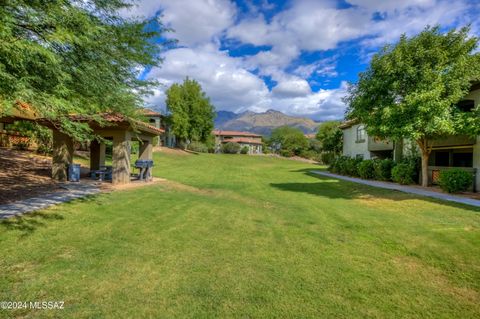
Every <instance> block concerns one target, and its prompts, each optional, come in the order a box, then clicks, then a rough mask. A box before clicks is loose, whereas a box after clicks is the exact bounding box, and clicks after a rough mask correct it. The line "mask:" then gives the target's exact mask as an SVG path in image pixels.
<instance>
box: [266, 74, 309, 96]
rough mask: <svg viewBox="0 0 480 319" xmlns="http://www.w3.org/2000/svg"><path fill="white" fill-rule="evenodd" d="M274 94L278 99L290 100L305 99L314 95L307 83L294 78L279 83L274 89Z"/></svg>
mask: <svg viewBox="0 0 480 319" xmlns="http://www.w3.org/2000/svg"><path fill="white" fill-rule="evenodd" d="M272 93H273V95H274V96H276V97H280V98H284V97H287V98H290V97H304V96H307V95H309V94H311V93H312V90H311V89H310V85H309V84H308V82H307V81H305V80H304V79H300V78H292V79H290V80H286V81H283V82H280V83H278V84H277V85H276V86H275V87H274V88H273V89H272Z"/></svg>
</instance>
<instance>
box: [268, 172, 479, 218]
mask: <svg viewBox="0 0 480 319" xmlns="http://www.w3.org/2000/svg"><path fill="white" fill-rule="evenodd" d="M292 172H299V173H304V174H305V175H308V176H310V177H313V178H315V179H317V180H320V182H317V183H271V184H270V186H272V187H274V188H277V189H280V190H283V191H289V192H302V193H307V194H311V195H316V196H322V197H327V198H331V199H359V198H366V197H369V196H373V197H376V198H380V199H387V200H392V201H401V200H411V199H421V200H423V201H426V202H430V203H435V204H441V205H444V206H449V207H455V208H461V209H465V210H469V211H472V212H480V208H477V207H474V206H470V205H465V204H461V203H455V202H449V201H445V200H440V199H436V198H431V197H426V196H421V195H415V194H409V193H404V192H401V191H396V190H390V189H382V188H378V187H373V186H369V185H364V184H359V183H355V182H349V181H344V180H339V179H335V178H331V177H327V176H321V175H318V174H314V173H311V169H301V170H294V171H292Z"/></svg>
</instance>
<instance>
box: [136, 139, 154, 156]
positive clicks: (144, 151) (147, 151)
mask: <svg viewBox="0 0 480 319" xmlns="http://www.w3.org/2000/svg"><path fill="white" fill-rule="evenodd" d="M152 141H153V139H152V138H146V139H142V140H141V141H140V150H139V157H138V158H139V159H142V160H151V159H152V158H153V143H152Z"/></svg>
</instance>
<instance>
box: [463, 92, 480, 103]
mask: <svg viewBox="0 0 480 319" xmlns="http://www.w3.org/2000/svg"><path fill="white" fill-rule="evenodd" d="M465 100H474V101H475V106H478V105H479V104H480V89H478V90H475V91H472V92H470V93H469V94H468V95H467V96H466V97H465Z"/></svg>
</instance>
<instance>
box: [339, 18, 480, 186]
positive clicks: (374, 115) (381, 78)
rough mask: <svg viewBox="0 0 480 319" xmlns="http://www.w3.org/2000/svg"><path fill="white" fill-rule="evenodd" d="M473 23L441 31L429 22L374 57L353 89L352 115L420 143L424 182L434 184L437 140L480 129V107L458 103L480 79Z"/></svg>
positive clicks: (372, 129)
mask: <svg viewBox="0 0 480 319" xmlns="http://www.w3.org/2000/svg"><path fill="white" fill-rule="evenodd" d="M468 32H469V28H462V29H460V30H451V31H449V32H447V33H441V31H440V28H439V27H433V28H431V27H427V28H426V29H425V30H424V31H423V32H421V33H419V34H418V35H416V36H413V37H407V36H405V35H402V36H401V38H400V40H399V42H398V43H397V44H395V45H387V46H385V47H384V48H383V49H382V50H381V51H380V52H379V53H377V54H376V55H375V56H373V58H372V61H371V63H370V66H369V67H368V69H367V70H366V71H365V72H363V73H361V74H360V76H359V81H358V83H357V84H356V85H353V86H351V87H350V89H349V94H348V96H347V98H346V101H347V103H348V105H349V107H348V110H347V117H348V118H350V119H354V118H355V119H358V120H359V121H361V122H362V123H364V124H365V125H366V128H367V131H368V133H369V134H371V135H374V136H378V137H381V138H391V139H393V140H400V139H402V138H409V139H411V140H413V141H415V142H416V144H417V145H418V147H419V149H420V152H421V157H422V185H423V186H427V183H428V171H427V167H428V159H429V156H430V153H431V151H432V146H431V141H432V140H433V139H436V138H441V137H444V136H448V135H451V134H462V133H467V134H472V135H473V134H478V133H479V131H480V125H479V122H478V116H479V113H478V112H479V110H478V109H477V110H473V111H468V112H463V111H462V110H461V109H460V108H458V107H457V106H456V104H457V103H458V102H459V101H460V100H461V99H462V98H463V97H464V96H465V95H466V94H468V92H469V89H470V87H471V85H472V82H473V81H475V80H479V79H480V55H479V54H478V53H474V52H475V49H476V48H477V43H478V39H477V38H476V37H471V36H469V34H468Z"/></svg>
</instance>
